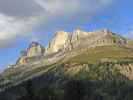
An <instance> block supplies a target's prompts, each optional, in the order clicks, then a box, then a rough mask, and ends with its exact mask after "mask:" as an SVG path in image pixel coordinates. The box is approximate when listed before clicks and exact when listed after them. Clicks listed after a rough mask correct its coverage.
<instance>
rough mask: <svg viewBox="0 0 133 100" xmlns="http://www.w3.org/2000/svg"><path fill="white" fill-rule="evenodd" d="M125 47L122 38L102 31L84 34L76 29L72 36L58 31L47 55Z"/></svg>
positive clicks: (105, 30)
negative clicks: (69, 51)
mask: <svg viewBox="0 0 133 100" xmlns="http://www.w3.org/2000/svg"><path fill="white" fill-rule="evenodd" d="M114 44H116V45H125V44H126V40H125V39H123V38H122V37H120V36H118V35H116V34H114V33H112V32H111V31H109V30H107V29H104V30H99V31H94V32H85V31H82V30H80V29H76V30H74V31H73V33H72V34H69V33H67V32H64V31H59V32H57V33H56V34H55V36H54V38H53V39H52V41H50V43H49V47H48V48H47V53H53V52H58V51H59V50H72V49H74V48H80V47H86V48H88V47H91V46H93V47H95V46H104V45H114Z"/></svg>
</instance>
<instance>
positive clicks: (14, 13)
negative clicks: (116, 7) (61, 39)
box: [0, 0, 114, 48]
mask: <svg viewBox="0 0 133 100" xmlns="http://www.w3.org/2000/svg"><path fill="white" fill-rule="evenodd" d="M112 1H114V0H30V1H27V0H24V1H22V2H18V0H15V1H14V3H13V1H12V2H11V3H12V4H11V5H12V6H9V7H8V6H7V8H5V6H0V41H1V42H0V48H3V47H6V46H9V45H10V44H11V43H13V42H14V41H15V40H16V39H17V38H19V37H22V36H27V35H29V33H32V31H33V30H35V29H36V26H38V25H44V27H51V24H52V23H51V22H52V21H59V22H60V20H65V19H64V18H63V17H64V16H77V15H78V17H80V16H81V15H82V14H85V15H88V16H91V15H93V14H96V13H98V12H99V11H101V10H104V9H105V8H106V7H109V5H110V4H112ZM9 2H10V0H4V3H3V1H0V4H2V3H3V4H6V3H7V4H9ZM26 2H27V3H26ZM21 4H22V5H21ZM31 4H32V5H31ZM19 6H21V8H20V7H19ZM13 8H14V9H13ZM25 8H26V9H25ZM15 9H18V10H15ZM30 12H31V13H30ZM34 12H35V13H34ZM29 14H30V15H29ZM42 27H43V26H42ZM51 28H52V27H51ZM31 37H32V38H34V37H33V36H31Z"/></svg>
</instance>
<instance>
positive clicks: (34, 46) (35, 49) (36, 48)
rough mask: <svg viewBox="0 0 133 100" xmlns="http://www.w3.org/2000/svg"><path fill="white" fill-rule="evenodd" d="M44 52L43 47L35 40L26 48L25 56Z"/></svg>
mask: <svg viewBox="0 0 133 100" xmlns="http://www.w3.org/2000/svg"><path fill="white" fill-rule="evenodd" d="M44 52H45V49H44V47H42V46H41V45H40V44H39V43H37V42H32V43H31V44H30V46H29V48H28V50H27V57H33V56H40V55H42V54H43V53H44Z"/></svg>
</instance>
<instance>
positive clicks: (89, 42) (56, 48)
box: [17, 29, 127, 65]
mask: <svg viewBox="0 0 133 100" xmlns="http://www.w3.org/2000/svg"><path fill="white" fill-rule="evenodd" d="M125 44H127V40H126V39H124V38H123V37H121V36H119V35H116V34H115V33H113V32H111V31H109V30H107V29H104V30H99V31H94V32H85V31H82V30H80V29H76V30H74V31H73V32H72V33H68V32H64V31H58V32H56V33H55V36H54V37H53V39H52V40H51V41H50V43H49V45H48V47H47V49H46V51H45V49H44V47H43V46H41V45H40V44H39V43H37V42H32V43H31V44H30V46H29V48H28V49H27V50H26V51H23V52H22V56H21V57H20V59H19V60H18V63H17V64H20V65H23V64H25V63H26V62H27V61H28V62H30V61H31V60H33V61H34V59H36V60H38V59H40V56H44V55H51V54H55V53H58V52H60V51H65V52H69V51H71V50H73V49H74V50H77V49H81V48H82V49H83V48H91V47H96V46H108V45H118V46H123V45H125ZM29 58H30V59H29ZM25 60H26V61H25Z"/></svg>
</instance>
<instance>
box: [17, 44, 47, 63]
mask: <svg viewBox="0 0 133 100" xmlns="http://www.w3.org/2000/svg"><path fill="white" fill-rule="evenodd" d="M44 52H45V48H44V47H43V46H41V45H40V44H39V43H37V42H32V43H31V44H30V46H29V47H28V49H27V50H26V51H22V52H21V57H20V58H19V60H18V61H17V65H24V64H26V63H27V58H34V57H37V56H42V55H43V54H44Z"/></svg>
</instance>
